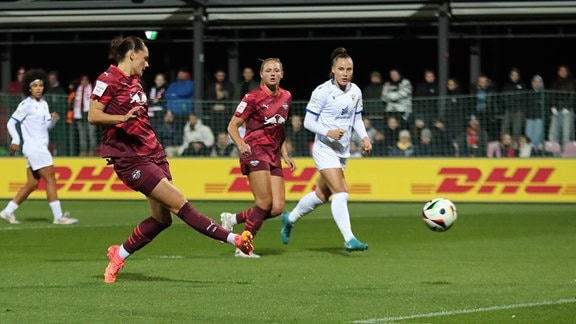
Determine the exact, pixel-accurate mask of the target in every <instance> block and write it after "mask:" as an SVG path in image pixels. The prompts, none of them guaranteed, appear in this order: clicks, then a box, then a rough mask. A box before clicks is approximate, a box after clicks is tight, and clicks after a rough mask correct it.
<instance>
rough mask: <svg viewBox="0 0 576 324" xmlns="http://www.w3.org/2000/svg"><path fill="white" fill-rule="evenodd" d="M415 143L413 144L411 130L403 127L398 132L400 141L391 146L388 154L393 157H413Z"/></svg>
mask: <svg viewBox="0 0 576 324" xmlns="http://www.w3.org/2000/svg"><path fill="white" fill-rule="evenodd" d="M414 154H415V152H414V145H413V144H412V138H411V136H410V131H409V130H407V129H403V130H401V131H400V133H399V134H398V142H396V145H393V146H391V147H390V151H389V152H388V156H391V157H412V156H414Z"/></svg>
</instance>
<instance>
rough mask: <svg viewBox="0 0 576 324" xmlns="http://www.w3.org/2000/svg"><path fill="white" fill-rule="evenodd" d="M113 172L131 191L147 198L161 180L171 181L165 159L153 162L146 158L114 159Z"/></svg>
mask: <svg viewBox="0 0 576 324" xmlns="http://www.w3.org/2000/svg"><path fill="white" fill-rule="evenodd" d="M111 162H112V164H114V171H116V174H117V175H118V178H120V180H122V182H124V184H126V185H127V186H128V187H130V188H132V189H133V190H136V191H140V192H141V193H143V194H144V195H146V196H148V195H150V193H151V192H152V190H154V188H156V185H158V183H160V181H161V180H162V179H163V178H167V179H168V180H169V181H172V174H170V167H169V164H168V161H167V160H166V159H165V158H162V159H158V160H154V159H151V158H150V157H148V156H143V157H129V158H114V159H112V161H111Z"/></svg>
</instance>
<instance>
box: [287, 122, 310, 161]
mask: <svg viewBox="0 0 576 324" xmlns="http://www.w3.org/2000/svg"><path fill="white" fill-rule="evenodd" d="M286 138H287V139H289V140H290V144H291V145H292V152H293V155H291V156H293V157H294V156H310V146H311V144H312V142H313V141H314V136H313V134H312V133H311V132H310V131H309V130H307V129H306V128H304V121H303V120H302V116H300V115H292V116H290V123H289V124H287V125H286Z"/></svg>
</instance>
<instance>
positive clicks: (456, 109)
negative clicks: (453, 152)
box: [438, 78, 474, 141]
mask: <svg viewBox="0 0 576 324" xmlns="http://www.w3.org/2000/svg"><path fill="white" fill-rule="evenodd" d="M446 88H447V91H446V109H445V111H441V112H440V113H439V114H438V119H440V120H445V121H446V130H447V132H448V133H447V135H448V138H449V139H450V140H451V141H454V140H455V139H456V138H457V137H458V136H460V134H462V132H463V131H464V130H465V129H466V126H467V124H468V120H469V118H470V115H472V114H473V113H474V112H473V111H472V110H471V109H470V108H471V107H470V105H469V100H468V97H464V89H463V88H462V86H461V85H460V82H459V81H458V79H456V78H449V79H448V81H447V82H446Z"/></svg>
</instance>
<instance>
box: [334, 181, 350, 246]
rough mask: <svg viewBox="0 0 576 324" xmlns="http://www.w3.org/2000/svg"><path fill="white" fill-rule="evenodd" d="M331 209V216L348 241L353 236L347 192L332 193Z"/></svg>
mask: <svg viewBox="0 0 576 324" xmlns="http://www.w3.org/2000/svg"><path fill="white" fill-rule="evenodd" d="M331 209H332V217H334V221H336V225H338V228H339V229H340V233H342V236H343V237H344V241H345V242H348V241H349V240H350V239H352V238H353V237H354V234H352V225H351V224H350V213H348V193H347V192H339V193H337V194H334V195H332V204H331Z"/></svg>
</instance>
